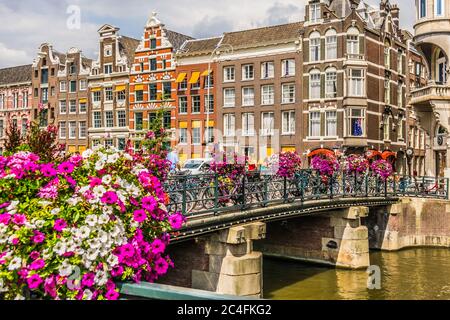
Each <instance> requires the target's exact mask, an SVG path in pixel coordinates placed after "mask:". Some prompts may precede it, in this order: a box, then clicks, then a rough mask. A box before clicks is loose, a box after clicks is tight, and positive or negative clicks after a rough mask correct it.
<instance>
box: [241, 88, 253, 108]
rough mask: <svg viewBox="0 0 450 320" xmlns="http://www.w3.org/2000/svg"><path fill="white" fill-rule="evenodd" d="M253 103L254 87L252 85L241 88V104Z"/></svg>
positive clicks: (248, 104)
mask: <svg viewBox="0 0 450 320" xmlns="http://www.w3.org/2000/svg"><path fill="white" fill-rule="evenodd" d="M254 105H255V89H254V88H253V87H245V88H242V106H244V107H248V106H254Z"/></svg>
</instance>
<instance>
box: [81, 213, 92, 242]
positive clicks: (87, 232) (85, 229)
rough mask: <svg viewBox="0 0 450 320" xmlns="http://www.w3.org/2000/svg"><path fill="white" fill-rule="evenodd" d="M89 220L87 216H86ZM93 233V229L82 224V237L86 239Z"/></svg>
mask: <svg viewBox="0 0 450 320" xmlns="http://www.w3.org/2000/svg"><path fill="white" fill-rule="evenodd" d="M86 220H87V217H86ZM90 235H91V229H90V228H89V227H88V226H82V227H81V228H80V238H82V239H86V238H89V236H90Z"/></svg>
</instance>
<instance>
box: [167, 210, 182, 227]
mask: <svg viewBox="0 0 450 320" xmlns="http://www.w3.org/2000/svg"><path fill="white" fill-rule="evenodd" d="M184 220H185V218H184V216H183V215H181V214H179V213H176V214H173V215H171V216H170V217H169V223H170V226H171V227H172V229H174V230H178V229H181V227H182V226H183V223H184Z"/></svg>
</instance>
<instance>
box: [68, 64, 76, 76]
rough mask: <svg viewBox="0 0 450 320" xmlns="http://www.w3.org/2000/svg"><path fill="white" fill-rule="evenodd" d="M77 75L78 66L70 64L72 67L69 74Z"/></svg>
mask: <svg viewBox="0 0 450 320" xmlns="http://www.w3.org/2000/svg"><path fill="white" fill-rule="evenodd" d="M75 73H77V66H76V65H74V64H73V63H72V64H70V67H69V74H71V75H72V74H75Z"/></svg>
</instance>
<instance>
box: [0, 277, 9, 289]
mask: <svg viewBox="0 0 450 320" xmlns="http://www.w3.org/2000/svg"><path fill="white" fill-rule="evenodd" d="M3 285H4V283H3V279H2V278H0V293H2V292H7V291H8V288H5V287H4V286H3Z"/></svg>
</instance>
